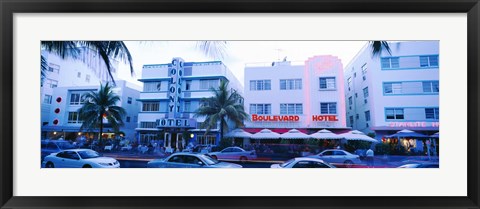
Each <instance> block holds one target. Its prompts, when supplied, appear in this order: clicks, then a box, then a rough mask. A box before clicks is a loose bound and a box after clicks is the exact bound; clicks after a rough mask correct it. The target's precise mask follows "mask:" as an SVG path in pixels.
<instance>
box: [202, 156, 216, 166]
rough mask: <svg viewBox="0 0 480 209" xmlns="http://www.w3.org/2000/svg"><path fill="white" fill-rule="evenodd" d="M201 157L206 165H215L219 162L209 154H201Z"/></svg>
mask: <svg viewBox="0 0 480 209" xmlns="http://www.w3.org/2000/svg"><path fill="white" fill-rule="evenodd" d="M202 158H203V160H204V161H205V163H207V164H208V165H215V164H218V163H220V161H218V160H215V159H213V158H212V157H210V155H202Z"/></svg>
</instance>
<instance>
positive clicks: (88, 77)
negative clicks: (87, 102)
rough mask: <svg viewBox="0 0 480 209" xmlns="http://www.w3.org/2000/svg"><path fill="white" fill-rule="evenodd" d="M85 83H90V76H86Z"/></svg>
mask: <svg viewBox="0 0 480 209" xmlns="http://www.w3.org/2000/svg"><path fill="white" fill-rule="evenodd" d="M85 82H87V83H90V75H85Z"/></svg>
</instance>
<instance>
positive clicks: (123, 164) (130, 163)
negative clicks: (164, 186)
mask: <svg viewBox="0 0 480 209" xmlns="http://www.w3.org/2000/svg"><path fill="white" fill-rule="evenodd" d="M118 161H119V162H120V168H146V167H147V162H148V161H146V160H118ZM272 164H273V163H264V162H247V163H243V164H240V165H242V166H243V167H244V168H270V165H272Z"/></svg>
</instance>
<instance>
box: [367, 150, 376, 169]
mask: <svg viewBox="0 0 480 209" xmlns="http://www.w3.org/2000/svg"><path fill="white" fill-rule="evenodd" d="M366 155H367V158H366V159H367V165H368V167H373V157H374V153H373V150H372V149H368V150H367V153H366Z"/></svg>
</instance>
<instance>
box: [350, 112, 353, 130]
mask: <svg viewBox="0 0 480 209" xmlns="http://www.w3.org/2000/svg"><path fill="white" fill-rule="evenodd" d="M350 127H352V128H353V115H350Z"/></svg>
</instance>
